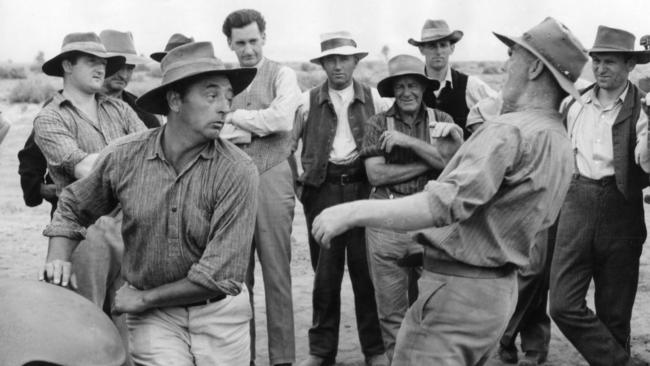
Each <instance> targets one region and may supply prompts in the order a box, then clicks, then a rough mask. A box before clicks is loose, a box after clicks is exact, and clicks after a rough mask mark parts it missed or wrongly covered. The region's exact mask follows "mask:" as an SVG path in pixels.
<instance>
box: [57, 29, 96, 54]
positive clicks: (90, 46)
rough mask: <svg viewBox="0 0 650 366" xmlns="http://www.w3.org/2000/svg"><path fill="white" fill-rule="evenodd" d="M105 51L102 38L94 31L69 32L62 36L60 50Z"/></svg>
mask: <svg viewBox="0 0 650 366" xmlns="http://www.w3.org/2000/svg"><path fill="white" fill-rule="evenodd" d="M84 50H86V51H92V52H106V47H104V44H103V43H102V40H101V39H100V38H99V36H98V35H97V34H96V33H94V32H85V33H70V34H66V36H65V37H63V43H62V44H61V52H67V51H84Z"/></svg>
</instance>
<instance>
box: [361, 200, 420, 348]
mask: <svg viewBox="0 0 650 366" xmlns="http://www.w3.org/2000/svg"><path fill="white" fill-rule="evenodd" d="M370 198H371V199H389V196H388V195H387V194H386V190H385V189H373V192H372V193H371V194H370ZM366 241H367V247H368V249H367V250H368V264H369V267H370V276H371V278H372V284H373V286H374V288H375V300H376V302H377V314H378V316H379V325H380V326H381V335H382V338H383V340H384V347H385V348H386V356H387V357H388V359H389V360H390V359H392V357H393V351H394V349H395V338H396V337H397V333H398V331H399V328H400V326H401V324H402V319H404V314H406V310H407V309H408V307H409V305H410V304H411V302H410V299H411V298H412V296H411V294H410V293H409V292H410V290H411V289H412V287H413V286H412V283H413V282H417V279H418V277H419V272H421V270H422V269H421V267H417V268H413V267H402V266H399V265H398V264H397V261H398V260H399V259H401V258H404V257H405V256H407V255H409V254H413V253H422V251H423V250H424V249H423V247H422V246H421V245H420V244H418V243H416V242H415V241H414V240H413V238H412V236H411V235H410V234H409V233H408V232H404V231H395V230H386V229H381V228H374V227H368V228H366ZM415 292H416V293H415V296H414V297H413V298H415V297H417V291H415Z"/></svg>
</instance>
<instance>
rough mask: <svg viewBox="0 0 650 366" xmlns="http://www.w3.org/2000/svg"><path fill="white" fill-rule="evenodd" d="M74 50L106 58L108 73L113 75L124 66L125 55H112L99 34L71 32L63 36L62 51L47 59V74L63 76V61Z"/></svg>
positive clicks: (45, 64)
mask: <svg viewBox="0 0 650 366" xmlns="http://www.w3.org/2000/svg"><path fill="white" fill-rule="evenodd" d="M72 52H82V53H87V54H89V55H93V56H97V57H101V58H104V59H106V73H105V74H106V75H105V76H111V75H113V74H114V73H116V72H117V71H118V70H120V69H121V68H122V66H124V64H125V62H126V58H125V57H124V56H117V55H112V54H110V53H108V52H107V51H106V47H104V44H103V43H102V40H101V39H100V38H99V36H98V35H97V34H95V33H93V32H87V33H70V34H68V35H66V36H65V37H64V38H63V45H61V52H60V53H59V54H58V55H56V56H54V57H53V58H51V59H49V60H47V61H45V63H44V64H43V67H42V70H43V72H44V73H45V74H46V75H50V76H63V66H62V65H61V62H63V59H65V57H66V56H68V55H69V54H70V53H72Z"/></svg>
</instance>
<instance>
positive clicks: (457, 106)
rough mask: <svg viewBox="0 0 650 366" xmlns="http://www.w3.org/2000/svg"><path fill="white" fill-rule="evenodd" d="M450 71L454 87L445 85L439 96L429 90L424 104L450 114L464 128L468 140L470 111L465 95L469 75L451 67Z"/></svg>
mask: <svg viewBox="0 0 650 366" xmlns="http://www.w3.org/2000/svg"><path fill="white" fill-rule="evenodd" d="M450 71H451V84H452V86H453V87H452V88H448V87H447V86H446V85H443V86H442V90H441V91H440V94H439V95H438V96H437V97H436V95H435V94H434V93H433V92H427V93H426V94H425V96H424V98H423V99H424V104H426V106H427V107H429V108H435V109H440V110H441V111H443V112H447V113H448V114H450V115H451V117H452V118H453V119H454V122H455V123H456V124H457V125H459V126H460V127H461V128H462V129H463V132H464V135H465V139H466V140H467V138H468V137H469V135H470V133H469V131H468V130H467V129H466V128H465V124H466V123H467V114H468V113H469V107H468V106H467V99H466V96H465V93H466V90H467V79H468V76H467V75H465V74H463V73H462V72H459V71H456V70H454V69H450Z"/></svg>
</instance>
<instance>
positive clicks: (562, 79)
mask: <svg viewBox="0 0 650 366" xmlns="http://www.w3.org/2000/svg"><path fill="white" fill-rule="evenodd" d="M492 33H493V34H494V35H495V36H496V37H497V39H499V40H500V41H501V42H503V43H504V44H505V45H506V46H508V47H509V48H512V46H514V45H515V44H518V45H520V46H521V47H523V48H525V49H526V50H527V51H528V52H530V53H532V54H533V55H535V57H537V58H538V59H540V60H541V61H542V62H543V63H544V65H546V67H547V68H548V69H549V71H551V74H552V75H553V77H554V78H555V80H556V81H557V83H558V84H559V85H560V87H561V88H562V89H563V90H564V91H566V92H567V93H569V95H571V96H572V97H573V98H575V99H576V100H578V101H579V100H581V99H580V93H579V92H578V89H577V88H576V87H575V84H574V82H573V81H571V79H569V78H568V77H566V76H565V75H563V74H562V73H561V72H559V71H558V70H557V69H556V68H555V66H553V64H552V63H550V62H549V61H548V60H547V59H546V57H544V56H542V54H540V53H539V52H537V50H535V49H534V48H533V47H532V46H531V45H530V44H529V43H528V42H526V41H525V40H524V39H523V38H521V37H508V36H505V35H503V34H499V33H496V32H492Z"/></svg>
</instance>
